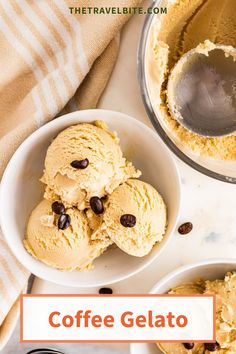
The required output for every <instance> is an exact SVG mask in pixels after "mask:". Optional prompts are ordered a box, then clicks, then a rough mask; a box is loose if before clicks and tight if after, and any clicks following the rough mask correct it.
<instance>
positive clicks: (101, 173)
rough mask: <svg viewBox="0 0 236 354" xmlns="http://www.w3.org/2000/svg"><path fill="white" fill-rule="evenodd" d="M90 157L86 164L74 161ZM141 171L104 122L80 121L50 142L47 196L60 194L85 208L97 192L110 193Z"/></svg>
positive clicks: (45, 177) (53, 197)
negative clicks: (127, 156)
mask: <svg viewBox="0 0 236 354" xmlns="http://www.w3.org/2000/svg"><path fill="white" fill-rule="evenodd" d="M85 159H86V160H87V161H88V164H87V166H86V167H85V168H75V167H73V166H72V165H71V164H73V162H80V161H84V160H85ZM139 176H140V172H139V171H137V170H136V169H135V168H134V167H133V165H132V164H131V163H130V162H128V161H127V160H126V159H125V158H124V157H123V154H122V151H121V148H120V146H119V139H118V138H117V136H116V134H115V133H111V132H109V131H108V130H107V126H106V125H105V124H104V123H103V122H96V123H95V125H93V124H78V125H75V126H71V127H69V128H67V129H65V130H64V131H62V132H61V133H60V134H59V135H58V136H57V137H56V138H55V140H54V141H53V142H52V144H51V145H50V146H49V148H48V151H47V155H46V159H45V170H44V174H43V177H42V181H43V183H45V184H46V186H47V187H46V192H45V198H46V199H49V200H57V199H58V198H60V199H61V200H62V201H63V202H64V203H65V205H66V206H77V207H78V208H79V209H80V210H83V209H84V208H85V207H87V206H88V204H89V200H90V198H91V197H93V196H97V197H102V196H104V195H107V194H110V193H112V192H113V190H114V189H115V188H116V187H118V185H119V184H120V183H123V182H125V181H126V180H127V179H128V178H130V177H139Z"/></svg>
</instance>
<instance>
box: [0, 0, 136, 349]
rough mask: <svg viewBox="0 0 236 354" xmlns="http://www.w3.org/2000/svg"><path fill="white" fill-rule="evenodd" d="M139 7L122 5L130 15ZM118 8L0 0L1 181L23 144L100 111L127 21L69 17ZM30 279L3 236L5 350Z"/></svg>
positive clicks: (80, 0) (132, 1)
mask: <svg viewBox="0 0 236 354" xmlns="http://www.w3.org/2000/svg"><path fill="white" fill-rule="evenodd" d="M140 3H141V0H119V6H120V7H123V6H125V7H127V6H130V7H133V6H137V5H139V4H140ZM69 6H77V7H82V6H87V7H91V6H92V7H93V6H97V7H100V6H104V7H108V6H109V7H111V6H115V7H117V1H115V0H99V1H97V0H96V1H94V0H77V1H75V0H0V65H1V71H0V153H1V155H0V174H1V175H2V173H3V171H4V168H5V166H6V164H7V162H8V160H9V158H10V157H11V155H12V153H13V152H14V151H15V149H16V148H17V147H18V146H19V144H20V143H21V142H22V141H23V140H24V139H25V138H26V137H27V136H28V135H29V134H30V133H31V132H33V131H34V130H35V129H37V128H38V127H39V126H41V125H42V124H44V123H46V122H48V121H49V120H51V119H53V118H55V117H56V116H59V115H60V114H62V113H66V112H70V111H72V110H77V109H86V108H95V107H96V105H97V103H98V100H99V98H100V96H101V93H102V91H103V90H104V88H105V86H106V83H107V80H108V78H109V76H110V74H111V72H112V69H113V66H114V63H115V61H116V57H117V53H118V48H119V32H120V30H121V28H122V26H123V25H124V24H125V22H126V21H127V20H128V18H129V15H120V14H117V15H113V14H109V15H94V14H91V15H86V16H85V15H72V14H71V13H70V11H69ZM28 277H29V273H28V271H26V270H25V269H24V268H23V267H22V266H21V265H20V264H19V263H18V261H17V260H16V259H15V258H14V256H13V255H12V253H11V251H10V250H9V249H8V246H7V245H6V243H5V241H4V240H3V237H2V235H1V233H0V350H1V348H2V347H3V346H4V344H5V343H6V341H7V339H8V337H9V335H10V332H11V329H12V328H13V326H14V323H15V321H16V319H17V310H18V299H19V294H20V293H21V292H22V291H24V289H25V288H26V285H27V280H28Z"/></svg>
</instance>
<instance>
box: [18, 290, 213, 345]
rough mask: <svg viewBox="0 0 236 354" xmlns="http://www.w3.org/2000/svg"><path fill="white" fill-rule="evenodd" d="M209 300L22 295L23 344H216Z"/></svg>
mask: <svg viewBox="0 0 236 354" xmlns="http://www.w3.org/2000/svg"><path fill="white" fill-rule="evenodd" d="M214 318H215V298H214V296H211V295H208V296H205V295H199V296H198V295H197V296H195V295H194V296H193V295H192V296H174V295H154V294H151V295H150V294H149V295H22V297H21V341H23V342H149V341H150V342H157V341H158V342H163V341H180V342H186V341H191V342H193V341H194V342H197V341H204V342H207V341H214V340H215V328H214V327H215V320H214Z"/></svg>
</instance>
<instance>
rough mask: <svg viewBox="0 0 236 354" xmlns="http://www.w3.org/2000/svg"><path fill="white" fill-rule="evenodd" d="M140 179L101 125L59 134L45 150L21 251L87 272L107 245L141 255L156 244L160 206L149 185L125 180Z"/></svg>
mask: <svg viewBox="0 0 236 354" xmlns="http://www.w3.org/2000/svg"><path fill="white" fill-rule="evenodd" d="M140 174H141V172H140V171H138V170H136V169H135V168H134V166H133V165H132V164H131V163H130V162H128V161H127V160H126V159H125V158H124V157H123V154H122V151H121V148H120V146H119V140H118V138H117V136H116V134H115V133H111V132H109V131H108V130H107V126H106V125H105V124H104V123H102V122H96V123H95V125H93V124H85V123H84V124H78V125H75V126H71V127H69V128H67V129H65V130H64V131H62V132H61V133H60V134H59V135H58V136H57V137H56V138H55V140H54V141H53V142H52V143H51V145H50V146H49V148H48V151H47V154H46V159H45V170H44V174H43V177H42V181H43V182H44V183H45V185H46V188H45V193H44V198H45V199H44V200H43V201H41V202H40V203H39V205H38V206H36V208H35V209H34V210H33V212H32V214H31V216H30V218H29V221H28V226H27V231H26V236H25V240H24V245H25V248H26V249H27V250H28V252H29V253H30V254H31V255H33V256H34V257H35V258H36V259H38V260H40V261H42V262H44V263H46V264H47V265H49V266H52V267H55V268H58V269H61V270H73V269H77V270H83V269H86V268H90V267H91V265H92V262H93V260H94V259H95V258H97V257H98V256H100V255H101V254H102V253H103V252H104V251H105V250H106V249H107V248H108V247H109V246H110V245H112V244H113V243H114V244H115V246H118V247H120V248H121V249H122V250H123V251H124V252H127V253H128V254H130V255H134V256H138V257H141V256H144V255H146V254H147V253H148V252H150V251H151V249H152V247H153V246H154V244H155V243H156V242H161V241H162V239H163V236H164V233H165V228H166V207H165V203H164V201H163V199H162V197H161V196H160V195H159V193H158V192H157V191H156V190H155V189H154V188H153V187H152V186H150V185H149V184H147V183H145V182H142V181H139V180H136V179H130V177H139V176H140ZM123 214H133V215H128V219H130V217H131V219H132V218H133V219H135V225H132V227H130V226H128V227H127V224H125V226H124V223H125V222H126V223H127V220H126V221H124V222H123V221H122V222H121V217H122V216H123V217H124V216H125V218H127V215H123ZM136 220H137V222H136ZM131 221H132V220H131ZM128 222H129V220H128ZM122 223H123V224H122Z"/></svg>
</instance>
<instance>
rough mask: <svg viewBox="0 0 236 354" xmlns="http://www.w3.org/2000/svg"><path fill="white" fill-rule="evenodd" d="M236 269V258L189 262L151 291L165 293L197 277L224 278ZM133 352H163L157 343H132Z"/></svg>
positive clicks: (139, 353)
mask: <svg viewBox="0 0 236 354" xmlns="http://www.w3.org/2000/svg"><path fill="white" fill-rule="evenodd" d="M232 270H236V259H209V260H206V261H202V262H198V263H194V264H188V265H185V266H183V267H181V268H178V269H177V270H175V271H174V272H171V273H169V274H168V275H166V276H165V277H164V278H162V279H161V280H160V281H159V282H158V283H157V284H156V285H154V287H153V288H152V289H151V291H150V293H153V294H164V293H167V292H168V291H169V290H170V289H172V288H174V287H175V286H177V285H180V284H184V283H186V282H189V281H192V280H194V279H196V278H199V277H200V278H202V279H209V280H214V279H222V278H223V277H224V275H225V273H227V272H228V271H232ZM130 353H131V354H162V352H161V351H160V350H159V349H158V348H157V346H156V344H155V343H132V344H131V346H130Z"/></svg>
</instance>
